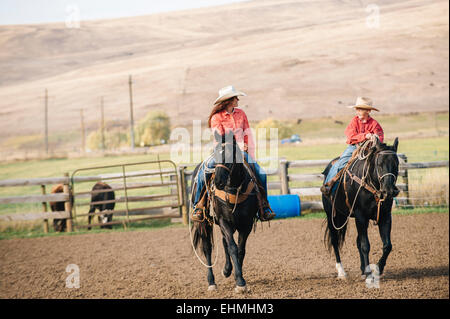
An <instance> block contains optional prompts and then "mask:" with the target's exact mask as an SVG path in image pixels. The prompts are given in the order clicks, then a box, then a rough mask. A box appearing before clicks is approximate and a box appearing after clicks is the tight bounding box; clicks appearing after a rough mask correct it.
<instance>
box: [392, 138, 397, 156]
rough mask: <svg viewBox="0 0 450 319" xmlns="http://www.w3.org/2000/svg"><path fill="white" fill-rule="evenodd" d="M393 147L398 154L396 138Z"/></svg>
mask: <svg viewBox="0 0 450 319" xmlns="http://www.w3.org/2000/svg"><path fill="white" fill-rule="evenodd" d="M392 147H393V148H394V150H395V152H396V153H397V148H398V137H396V138H395V140H394V144H392Z"/></svg>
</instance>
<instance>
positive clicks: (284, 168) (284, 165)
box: [280, 159, 290, 195]
mask: <svg viewBox="0 0 450 319" xmlns="http://www.w3.org/2000/svg"><path fill="white" fill-rule="evenodd" d="M288 167H289V162H288V161H286V160H285V159H282V160H280V184H281V194H282V195H286V194H289V193H290V192H289V177H288Z"/></svg>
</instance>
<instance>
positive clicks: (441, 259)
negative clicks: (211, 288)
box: [0, 214, 449, 298]
mask: <svg viewBox="0 0 450 319" xmlns="http://www.w3.org/2000/svg"><path fill="white" fill-rule="evenodd" d="M323 230H324V228H323V224H322V220H321V219H306V220H305V219H290V220H276V221H273V222H272V223H271V226H270V228H269V227H268V226H267V225H266V224H264V227H263V228H261V226H260V224H258V228H257V230H256V233H252V234H251V236H250V238H249V241H248V245H247V255H246V259H245V265H244V276H245V278H246V280H247V284H248V286H249V288H250V289H251V290H250V292H249V293H247V294H245V295H242V296H236V295H235V293H234V292H233V288H234V279H233V276H231V277H230V278H227V279H225V278H223V277H222V276H221V269H222V267H223V264H224V253H223V250H222V244H221V243H220V244H219V248H220V250H219V258H218V263H217V265H216V266H215V267H214V271H215V275H216V282H217V285H218V290H217V291H216V292H212V293H211V292H207V291H206V288H207V282H206V270H205V269H204V267H203V266H202V265H201V264H200V263H199V262H198V261H197V259H196V257H195V256H194V254H193V252H192V249H191V246H190V243H189V232H188V229H187V228H185V227H170V228H165V229H158V230H152V231H139V232H138V231H133V232H131V231H129V232H115V233H102V234H92V235H91V234H88V235H75V236H60V237H47V238H34V239H13V240H2V241H0V297H1V298H236V297H239V298H242V297H244V298H449V215H448V214H421V215H408V216H400V215H396V216H394V217H393V231H392V242H393V251H392V253H391V255H390V257H389V259H388V263H387V266H386V273H385V276H384V278H382V281H381V282H380V289H368V288H366V286H365V283H364V281H362V280H361V279H360V274H359V257H358V252H357V248H356V245H355V238H356V229H355V226H354V223H353V222H352V223H351V226H350V227H349V232H348V235H347V241H346V244H345V245H344V248H343V254H342V260H343V264H344V267H345V268H346V271H347V273H348V279H347V280H345V281H341V280H337V279H336V278H335V277H336V273H335V268H334V265H335V262H334V256H332V255H330V254H329V253H328V251H327V250H326V249H325V248H324V245H323V241H322V238H323ZM369 231H370V232H369V238H370V240H371V253H370V257H371V262H374V263H375V262H376V261H377V260H378V258H379V257H380V256H381V242H380V239H379V235H378V230H377V228H376V227H374V226H370V228H369ZM216 234H218V229H216ZM69 264H76V265H78V266H79V269H80V285H81V287H80V288H79V289H75V288H72V289H69V288H66V277H67V276H68V275H69V273H66V267H67V265H69Z"/></svg>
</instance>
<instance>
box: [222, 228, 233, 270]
mask: <svg viewBox="0 0 450 319" xmlns="http://www.w3.org/2000/svg"><path fill="white" fill-rule="evenodd" d="M222 242H223V248H224V250H225V266H224V267H223V271H222V273H223V275H224V277H225V278H228V277H230V275H231V271H232V270H233V264H232V263H231V258H230V254H229V253H228V244H227V240H226V239H225V236H224V237H223V239H222Z"/></svg>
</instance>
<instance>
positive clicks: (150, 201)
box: [0, 160, 183, 232]
mask: <svg viewBox="0 0 450 319" xmlns="http://www.w3.org/2000/svg"><path fill="white" fill-rule="evenodd" d="M155 166H156V169H155ZM130 168H131V169H130ZM97 182H102V183H104V184H106V183H108V184H107V185H108V186H109V187H110V188H108V189H98V190H93V186H94V185H95V184H96V183H97ZM55 184H62V185H63V190H64V191H63V192H62V193H56V194H48V187H49V186H51V185H55ZM18 186H41V190H42V194H41V195H23V196H10V197H0V204H23V203H42V211H41V212H37V211H36V212H27V213H20V212H17V213H14V214H7V215H0V220H3V221H30V220H43V222H44V232H48V229H49V228H48V227H49V226H48V219H66V220H67V231H73V228H74V227H75V228H86V227H92V226H107V225H113V224H123V225H124V227H126V225H127V224H129V223H131V222H136V221H142V220H147V219H160V218H180V217H181V212H182V205H183V202H182V200H183V194H182V186H181V183H180V179H179V175H178V170H177V167H176V165H175V163H173V162H172V161H168V160H161V161H149V162H140V163H131V164H122V165H111V166H101V167H89V168H83V169H78V170H76V171H74V172H73V173H72V175H69V174H68V173H66V174H65V176H64V177H54V178H33V179H16V180H3V181H0V187H18ZM108 192H109V193H111V192H114V195H115V196H114V199H113V200H111V199H106V200H99V199H95V198H94V197H93V196H95V195H99V194H102V193H108ZM92 199H94V201H92ZM51 202H64V211H58V212H49V207H48V206H49V203H51ZM111 203H113V204H114V206H115V207H114V209H113V210H105V211H102V212H100V211H98V212H92V211H90V209H89V208H90V207H91V205H99V206H102V205H105V204H111ZM104 214H112V215H113V219H114V220H112V221H108V222H107V223H95V222H94V223H93V224H91V225H88V224H87V220H88V217H95V216H100V215H104ZM136 216H138V217H136Z"/></svg>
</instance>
